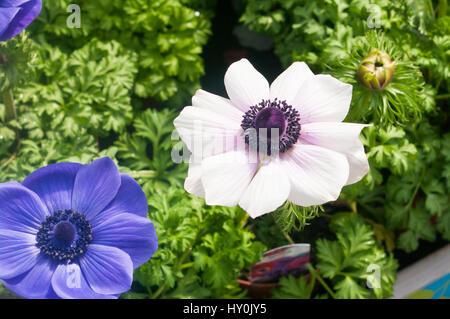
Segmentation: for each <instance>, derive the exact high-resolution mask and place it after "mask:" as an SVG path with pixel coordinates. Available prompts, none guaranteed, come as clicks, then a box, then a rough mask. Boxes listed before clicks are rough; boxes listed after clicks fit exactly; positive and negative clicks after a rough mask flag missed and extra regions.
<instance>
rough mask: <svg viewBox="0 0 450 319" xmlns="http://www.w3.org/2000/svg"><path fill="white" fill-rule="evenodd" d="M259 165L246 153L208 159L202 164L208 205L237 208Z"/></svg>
mask: <svg viewBox="0 0 450 319" xmlns="http://www.w3.org/2000/svg"><path fill="white" fill-rule="evenodd" d="M257 168H258V163H255V161H253V160H251V159H250V158H249V156H248V155H247V154H246V152H244V151H234V152H229V153H224V154H219V155H215V156H211V157H208V158H206V159H204V160H203V162H202V184H203V187H204V189H205V195H206V196H205V200H206V203H207V204H208V205H222V206H235V205H236V204H237V203H238V202H239V199H240V198H241V196H242V194H243V193H244V191H245V189H246V188H247V187H248V185H249V184H250V181H251V180H252V177H253V176H254V174H255V172H256V169H257Z"/></svg>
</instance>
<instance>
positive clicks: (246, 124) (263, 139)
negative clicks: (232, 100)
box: [241, 99, 300, 155]
mask: <svg viewBox="0 0 450 319" xmlns="http://www.w3.org/2000/svg"><path fill="white" fill-rule="evenodd" d="M299 121H300V116H299V114H298V111H297V110H296V109H295V108H293V107H292V105H289V104H287V103H286V101H279V100H277V99H275V100H273V101H270V100H262V102H260V103H259V104H257V105H254V106H252V107H250V109H249V110H248V111H247V112H246V113H245V114H244V118H243V120H242V123H241V127H242V129H243V130H244V134H245V142H246V143H247V144H248V145H249V146H250V147H252V148H255V149H257V150H258V151H261V152H266V153H267V155H272V154H273V153H276V152H282V153H284V152H286V151H287V150H289V149H290V148H291V147H292V145H293V144H295V143H296V142H297V140H298V138H299V136H300V122H299ZM277 137H278V138H277Z"/></svg>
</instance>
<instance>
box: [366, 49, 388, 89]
mask: <svg viewBox="0 0 450 319" xmlns="http://www.w3.org/2000/svg"><path fill="white" fill-rule="evenodd" d="M394 69H395V62H392V60H391V57H390V56H389V55H387V54H386V53H384V52H382V51H380V50H378V49H372V51H370V54H369V55H368V56H366V57H365V58H364V59H363V60H362V61H361V63H360V64H359V67H358V77H359V79H360V80H361V82H362V83H363V84H364V85H365V86H366V87H368V88H369V89H373V90H381V89H384V88H385V87H386V86H387V85H388V84H389V83H390V82H391V81H392V78H393V77H394Z"/></svg>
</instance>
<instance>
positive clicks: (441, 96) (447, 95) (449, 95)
mask: <svg viewBox="0 0 450 319" xmlns="http://www.w3.org/2000/svg"><path fill="white" fill-rule="evenodd" d="M434 98H435V99H436V100H440V99H448V98H450V94H441V95H436V96H435V97H434Z"/></svg>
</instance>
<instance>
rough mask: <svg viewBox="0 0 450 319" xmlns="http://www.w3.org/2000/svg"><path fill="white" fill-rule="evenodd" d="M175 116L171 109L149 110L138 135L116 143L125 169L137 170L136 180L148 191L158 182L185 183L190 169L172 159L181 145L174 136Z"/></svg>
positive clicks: (137, 123) (138, 123) (136, 125)
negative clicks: (148, 188)
mask: <svg viewBox="0 0 450 319" xmlns="http://www.w3.org/2000/svg"><path fill="white" fill-rule="evenodd" d="M175 116H176V113H175V112H172V111H169V110H167V109H165V110H163V111H161V112H158V111H156V110H147V111H145V112H143V113H142V115H141V117H140V118H138V119H136V120H135V122H134V128H135V130H134V132H133V133H125V134H124V135H122V136H121V137H120V138H119V140H118V141H117V142H116V145H117V148H118V157H119V158H120V159H121V160H122V162H123V164H124V165H125V166H127V167H129V168H130V169H132V170H135V171H137V172H136V173H135V177H137V178H138V180H139V181H140V182H141V183H142V184H143V187H144V188H147V187H150V185H148V183H154V180H157V181H159V182H165V183H167V182H170V183H172V184H174V185H178V186H181V185H182V184H183V183H182V181H183V180H184V178H185V177H186V171H187V166H186V165H185V164H184V163H177V162H175V161H173V160H172V149H174V148H175V147H176V146H177V144H179V143H180V141H179V140H177V139H175V136H174V134H175V133H174V131H175V127H174V126H173V120H174V118H175ZM175 150H176V149H175ZM149 177H150V178H153V179H154V180H149V179H148V178H149Z"/></svg>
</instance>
